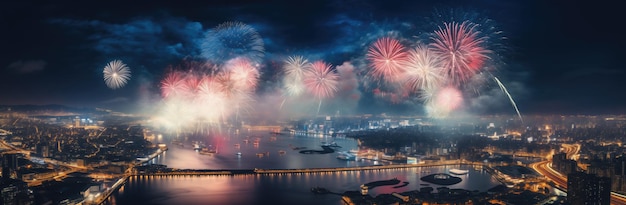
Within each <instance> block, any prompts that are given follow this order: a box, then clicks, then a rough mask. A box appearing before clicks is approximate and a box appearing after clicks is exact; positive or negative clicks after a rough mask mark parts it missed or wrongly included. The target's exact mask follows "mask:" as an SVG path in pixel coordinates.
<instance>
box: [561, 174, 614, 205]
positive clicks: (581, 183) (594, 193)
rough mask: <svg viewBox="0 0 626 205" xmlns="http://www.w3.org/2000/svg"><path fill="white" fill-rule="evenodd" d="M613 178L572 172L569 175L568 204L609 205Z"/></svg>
mask: <svg viewBox="0 0 626 205" xmlns="http://www.w3.org/2000/svg"><path fill="white" fill-rule="evenodd" d="M610 200H611V178H608V177H598V176H596V175H595V174H586V173H583V172H572V173H570V174H568V175H567V202H568V203H570V204H572V205H609V204H610Z"/></svg>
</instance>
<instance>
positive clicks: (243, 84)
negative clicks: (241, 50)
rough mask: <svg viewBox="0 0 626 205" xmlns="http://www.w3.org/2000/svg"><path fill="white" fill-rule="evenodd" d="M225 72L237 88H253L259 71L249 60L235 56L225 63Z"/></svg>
mask: <svg viewBox="0 0 626 205" xmlns="http://www.w3.org/2000/svg"><path fill="white" fill-rule="evenodd" d="M225 67H226V72H228V75H229V76H230V80H231V81H233V82H234V85H235V86H236V88H237V89H240V90H254V88H256V86H257V83H258V81H259V76H260V73H259V71H258V70H257V69H256V67H255V66H253V65H252V63H251V62H250V60H248V59H246V58H235V59H232V60H230V61H228V62H227V63H226V66H225Z"/></svg>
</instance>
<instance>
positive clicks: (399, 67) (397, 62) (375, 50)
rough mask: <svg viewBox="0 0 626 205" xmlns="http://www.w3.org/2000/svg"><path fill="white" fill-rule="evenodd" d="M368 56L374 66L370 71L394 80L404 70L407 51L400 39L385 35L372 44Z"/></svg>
mask: <svg viewBox="0 0 626 205" xmlns="http://www.w3.org/2000/svg"><path fill="white" fill-rule="evenodd" d="M366 57H367V59H368V60H369V61H370V65H371V66H372V68H373V69H372V70H371V71H370V72H371V74H372V75H373V76H374V77H376V78H379V79H385V80H387V81H390V82H394V81H396V80H397V79H398V78H399V76H400V75H401V73H402V72H403V66H404V65H405V64H406V60H407V53H406V49H405V47H404V46H403V45H402V44H400V41H398V40H397V39H394V38H390V37H384V38H380V39H378V40H376V42H374V44H372V46H370V48H369V50H368V51H367V55H366Z"/></svg>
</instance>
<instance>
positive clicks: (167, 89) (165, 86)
mask: <svg viewBox="0 0 626 205" xmlns="http://www.w3.org/2000/svg"><path fill="white" fill-rule="evenodd" d="M185 90H186V84H185V76H184V74H183V73H181V72H176V71H174V72H170V73H168V74H167V75H166V76H165V78H164V79H163V80H162V81H161V94H162V95H163V97H165V98H167V97H170V96H179V95H182V94H183V93H184V92H185Z"/></svg>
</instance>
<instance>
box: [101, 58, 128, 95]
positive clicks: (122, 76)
mask: <svg viewBox="0 0 626 205" xmlns="http://www.w3.org/2000/svg"><path fill="white" fill-rule="evenodd" d="M102 73H103V74H104V83H106V85H107V86H108V87H109V88H111V89H118V88H121V87H123V86H124V85H126V82H128V80H130V68H128V66H126V64H124V63H122V61H120V60H114V61H111V62H109V63H108V64H107V65H106V66H105V67H104V70H103V71H102Z"/></svg>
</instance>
